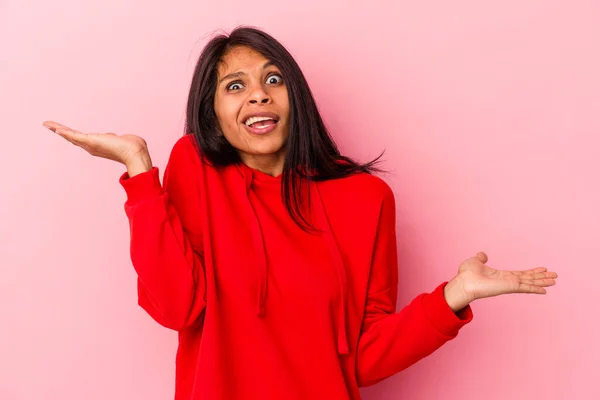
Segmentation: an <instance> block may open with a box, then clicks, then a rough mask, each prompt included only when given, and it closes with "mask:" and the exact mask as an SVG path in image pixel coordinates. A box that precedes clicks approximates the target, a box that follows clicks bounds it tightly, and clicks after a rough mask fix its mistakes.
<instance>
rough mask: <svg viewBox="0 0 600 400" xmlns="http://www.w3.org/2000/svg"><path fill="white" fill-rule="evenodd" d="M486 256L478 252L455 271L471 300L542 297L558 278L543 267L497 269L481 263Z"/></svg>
mask: <svg viewBox="0 0 600 400" xmlns="http://www.w3.org/2000/svg"><path fill="white" fill-rule="evenodd" d="M487 261H488V257H487V255H486V254H485V253H484V252H479V253H477V255H476V256H475V257H471V258H469V259H467V260H465V261H464V262H463V263H462V264H461V265H460V267H459V269H458V276H460V278H461V283H462V285H463V287H464V290H465V292H466V293H467V294H468V295H469V297H470V298H471V299H472V300H475V299H482V298H485V297H492V296H498V295H501V294H508V293H535V294H545V293H546V289H544V287H547V286H552V285H554V284H555V283H556V281H555V280H554V279H555V278H557V277H558V274H556V273H555V272H550V271H548V269H547V268H546V267H537V268H533V269H528V270H521V271H508V270H498V269H494V268H491V267H489V266H487V265H485V263H486V262H487Z"/></svg>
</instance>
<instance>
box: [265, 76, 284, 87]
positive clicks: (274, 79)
mask: <svg viewBox="0 0 600 400" xmlns="http://www.w3.org/2000/svg"><path fill="white" fill-rule="evenodd" d="M282 81H283V78H282V77H281V75H279V74H272V75H269V77H268V78H267V83H270V84H274V85H276V84H278V83H281V82H282Z"/></svg>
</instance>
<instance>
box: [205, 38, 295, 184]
mask: <svg viewBox="0 0 600 400" xmlns="http://www.w3.org/2000/svg"><path fill="white" fill-rule="evenodd" d="M221 60H222V62H221V63H220V64H219V66H218V69H217V89H216V93H215V100H214V109H215V113H216V115H217V119H218V123H219V127H220V129H221V132H222V133H223V134H224V135H225V138H226V139H227V141H228V142H229V143H231V145H232V146H233V147H235V148H236V149H237V151H238V153H239V154H240V158H241V159H242V161H243V162H244V163H246V164H248V165H249V166H251V167H254V168H257V169H260V170H268V172H273V171H276V172H279V173H280V172H281V169H282V168H283V160H284V158H285V142H286V140H287V137H288V120H289V101H288V92H287V88H286V86H285V82H284V81H283V77H282V75H281V72H280V71H279V69H278V68H277V67H276V66H274V65H272V64H271V63H270V62H269V60H267V59H266V58H265V57H264V56H263V55H262V54H260V53H259V52H257V51H256V50H254V49H252V48H250V47H245V46H238V47H234V48H232V49H231V50H229V51H228V52H227V53H226V54H225V55H224V56H223V57H222V59H221ZM266 172H267V171H266Z"/></svg>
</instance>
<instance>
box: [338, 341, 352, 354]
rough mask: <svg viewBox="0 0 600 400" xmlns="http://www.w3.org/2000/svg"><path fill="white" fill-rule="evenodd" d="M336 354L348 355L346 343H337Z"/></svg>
mask: <svg viewBox="0 0 600 400" xmlns="http://www.w3.org/2000/svg"><path fill="white" fill-rule="evenodd" d="M338 354H342V355H346V354H350V350H349V349H348V343H346V342H342V343H338Z"/></svg>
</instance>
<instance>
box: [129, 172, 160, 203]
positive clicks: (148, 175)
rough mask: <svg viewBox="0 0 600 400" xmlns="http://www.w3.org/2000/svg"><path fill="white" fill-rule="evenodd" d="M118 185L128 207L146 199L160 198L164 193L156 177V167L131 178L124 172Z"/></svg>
mask: <svg viewBox="0 0 600 400" xmlns="http://www.w3.org/2000/svg"><path fill="white" fill-rule="evenodd" d="M119 183H120V184H121V186H123V188H124V189H125V193H126V194H127V204H128V205H134V204H136V203H139V202H140V201H142V200H144V199H146V198H149V197H154V196H160V195H161V194H163V193H164V189H163V187H162V185H161V184H160V179H159V177H158V167H156V166H153V167H152V169H150V170H148V171H146V172H142V173H141V174H137V175H135V176H134V177H132V178H130V177H129V174H128V173H127V172H125V173H124V174H123V175H121V177H120V178H119Z"/></svg>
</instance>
